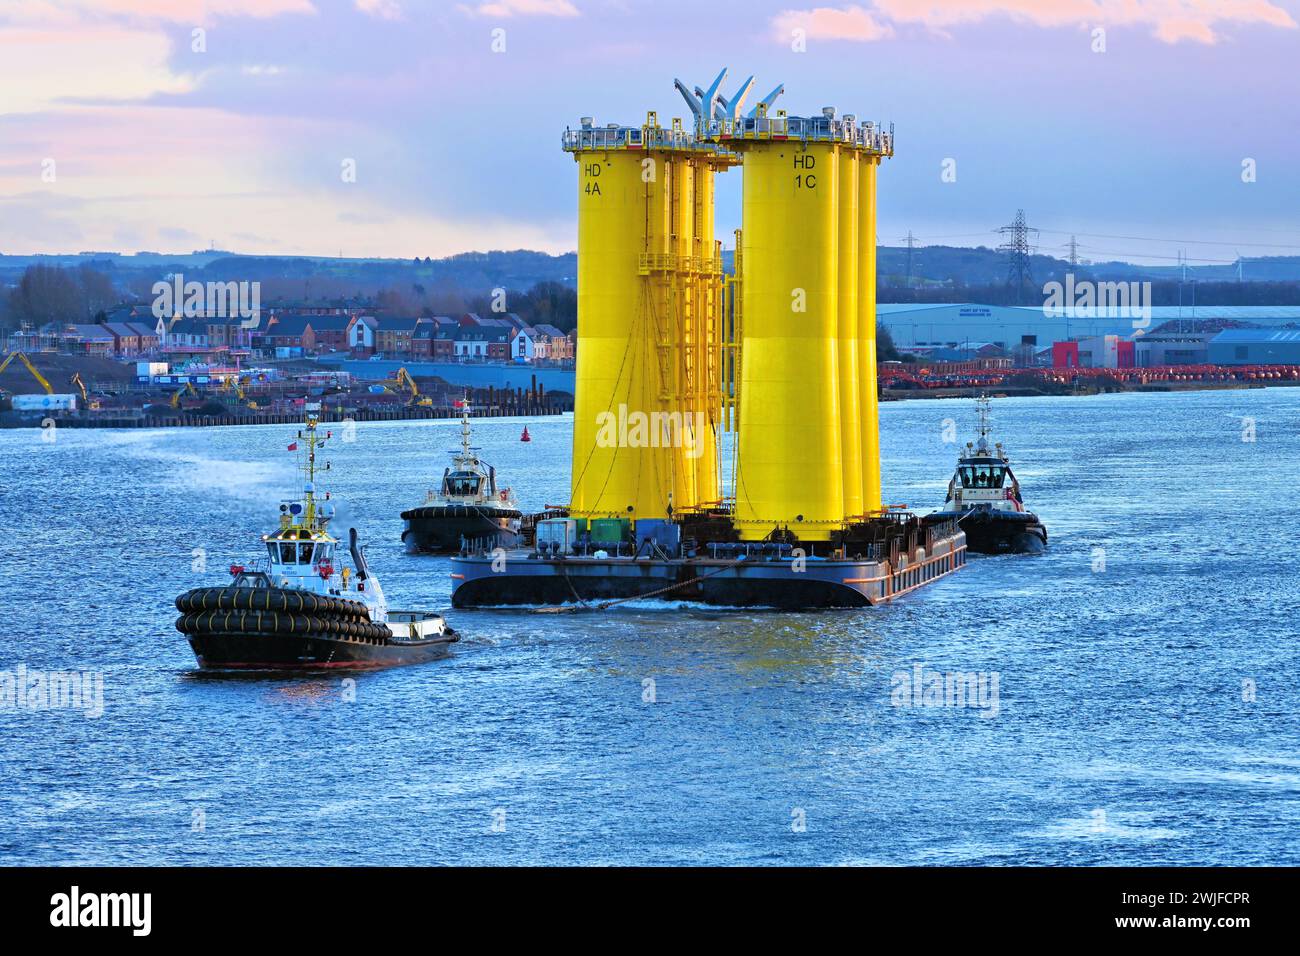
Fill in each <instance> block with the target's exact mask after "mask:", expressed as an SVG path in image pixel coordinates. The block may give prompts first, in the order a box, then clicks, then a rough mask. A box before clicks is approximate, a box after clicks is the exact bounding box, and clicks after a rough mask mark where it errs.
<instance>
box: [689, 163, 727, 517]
mask: <svg viewBox="0 0 1300 956" xmlns="http://www.w3.org/2000/svg"><path fill="white" fill-rule="evenodd" d="M715 174H716V165H715V163H714V161H713V160H712V159H711V158H702V159H700V160H698V161H697V165H696V169H695V229H694V238H695V248H694V250H693V251H692V256H693V258H694V262H695V264H696V271H695V272H694V273H693V276H694V278H695V280H696V294H695V321H694V325H695V329H696V342H697V345H696V354H695V368H696V381H695V386H696V389H695V390H696V398H695V402H694V410H695V415H694V427H695V429H696V433H695V435H694V438H695V441H696V445H695V446H694V447H693V448H692V449H690V455H691V456H693V463H694V468H695V493H696V503H697V504H698V505H699V506H701V507H716V506H718V505H719V504H721V500H722V491H721V487H720V484H719V477H718V425H719V420H720V411H721V408H720V402H719V377H718V376H719V375H720V369H719V361H720V358H721V356H720V354H719V353H720V351H721V349H720V343H721V339H720V334H721V330H720V327H719V322H720V317H719V310H720V306H721V302H720V298H721V291H722V264H721V260H720V257H719V254H718V251H717V243H716V241H715V240H714V238H713V232H714V222H715V220H714V207H713V196H714V189H713V187H714V180H713V177H714V175H715Z"/></svg>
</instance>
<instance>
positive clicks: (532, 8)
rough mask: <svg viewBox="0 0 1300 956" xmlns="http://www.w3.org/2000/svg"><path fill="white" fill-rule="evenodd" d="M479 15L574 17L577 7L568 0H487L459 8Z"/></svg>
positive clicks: (576, 14)
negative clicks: (486, 0)
mask: <svg viewBox="0 0 1300 956" xmlns="http://www.w3.org/2000/svg"><path fill="white" fill-rule="evenodd" d="M459 9H460V10H461V11H462V12H464V13H469V14H473V15H477V16H480V17H515V16H520V17H532V16H537V17H576V16H578V8H577V7H575V6H574V5H573V4H572V3H570V2H569V0H488V2H486V3H480V4H478V5H477V6H473V7H470V6H464V5H462V6H461V7H460V8H459Z"/></svg>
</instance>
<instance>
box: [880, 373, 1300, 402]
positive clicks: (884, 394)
mask: <svg viewBox="0 0 1300 956" xmlns="http://www.w3.org/2000/svg"><path fill="white" fill-rule="evenodd" d="M1297 386H1300V381H1291V380H1286V379H1280V380H1277V381H1269V382H1152V383H1148V384H1145V385H1133V386H1123V387H1120V388H1113V387H1112V388H1079V389H1065V390H1063V391H1044V390H1042V389H1037V388H1028V387H1026V386H1015V385H1010V386H1006V387H1000V386H997V385H970V386H963V387H960V388H885V389H881V392H880V400H881V401H882V402H902V401H908V400H910V399H914V398H915V399H927V398H929V399H937V398H978V397H979V396H981V395H984V394H987V395H989V396H991V397H993V398H1085V397H1088V396H1092V395H1106V394H1111V393H1120V392H1138V393H1142V392H1229V391H1241V390H1244V389H1261V388H1287V387H1292V388H1293V387H1297Z"/></svg>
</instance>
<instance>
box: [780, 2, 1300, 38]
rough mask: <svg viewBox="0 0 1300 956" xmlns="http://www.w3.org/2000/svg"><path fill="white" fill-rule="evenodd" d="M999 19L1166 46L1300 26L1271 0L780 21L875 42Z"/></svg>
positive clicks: (960, 6)
mask: <svg viewBox="0 0 1300 956" xmlns="http://www.w3.org/2000/svg"><path fill="white" fill-rule="evenodd" d="M993 17H1007V18H1010V19H1012V20H1018V21H1021V22H1025V23H1031V24H1034V25H1035V26H1039V27H1045V28H1051V27H1067V26H1094V27H1095V26H1101V27H1110V26H1147V27H1150V28H1151V30H1152V32H1153V34H1154V35H1155V36H1156V37H1157V38H1158V39H1160V40H1162V41H1164V42H1165V43H1178V42H1180V41H1182V40H1191V41H1194V42H1197V43H1207V44H1208V43H1214V42H1216V41H1217V40H1218V38H1219V33H1218V28H1219V27H1220V26H1223V25H1231V24H1236V25H1247V26H1249V25H1263V26H1272V27H1280V28H1283V29H1295V27H1296V21H1295V20H1294V18H1293V17H1292V16H1291V14H1290V13H1288V12H1287V11H1286V10H1284V9H1283V8H1282V7H1280V6H1278V5H1277V4H1275V3H1272V2H1270V0H873V8H872V9H870V10H868V9H865V8H863V7H861V6H856V5H854V6H847V7H818V8H815V9H811V10H786V11H784V12H782V13H781V14H779V15H778V16H777V17H776V18H775V19H774V20H773V29H774V32H777V33H779V34H780V35H781V38H782V39H783V40H784V39H787V38H788V36H789V32H790V30H791V29H792V28H793V27H795V26H799V25H804V28H805V29H807V30H808V34H807V35H808V37H809V38H817V39H839V40H859V41H870V40H880V39H886V38H888V37H890V36H892V35H893V29H892V27H891V24H915V25H919V26H924V27H927V28H930V29H933V30H943V29H945V28H948V27H953V26H958V25H961V24H964V23H976V22H979V21H982V20H987V19H990V18H993Z"/></svg>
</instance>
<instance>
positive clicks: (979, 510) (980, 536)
mask: <svg viewBox="0 0 1300 956" xmlns="http://www.w3.org/2000/svg"><path fill="white" fill-rule="evenodd" d="M976 402H977V405H978V407H979V435H978V437H977V439H976V441H975V442H967V443H966V447H965V449H964V450H963V451H962V453H961V455H960V457H958V459H957V471H956V472H955V473H954V474H953V477H952V480H951V481H950V482H949V483H948V500H947V501H945V502H944V504H943V507H942V508H941V509H939V510H938V511H936V512H934V513H933V514H930V515H928V516H927V518H926V520H927V521H931V520H934V521H942V520H944V519H948V518H956V519H957V522H958V524H959V525H960V526H961V530H962V531H964V532H965V533H966V547H967V548H968V549H969V550H971V551H974V552H976V553H977V554H1040V553H1041V552H1042V551H1043V549H1045V548H1046V547H1047V529H1046V528H1045V527H1043V523H1042V522H1041V521H1039V520H1038V516H1037V515H1035V514H1034V513H1033V512H1031V511H1029V510H1028V509H1027V508H1026V507H1025V502H1024V499H1023V498H1022V497H1021V492H1020V482H1019V481H1017V480H1016V476H1015V475H1014V474H1013V473H1012V471H1011V465H1010V463H1009V462H1010V459H1009V458H1008V457H1007V455H1006V452H1004V451H1003V450H1002V443H1001V442H997V443H995V444H994V445H993V447H992V448H990V447H989V399H988V396H987V395H982V396H980V398H978V399H977V400H976Z"/></svg>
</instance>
